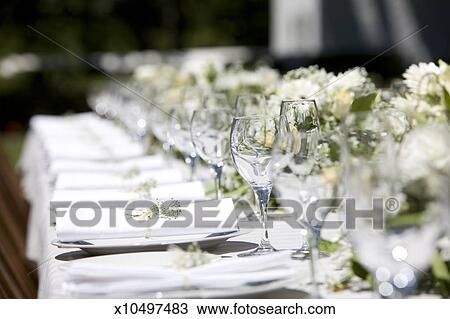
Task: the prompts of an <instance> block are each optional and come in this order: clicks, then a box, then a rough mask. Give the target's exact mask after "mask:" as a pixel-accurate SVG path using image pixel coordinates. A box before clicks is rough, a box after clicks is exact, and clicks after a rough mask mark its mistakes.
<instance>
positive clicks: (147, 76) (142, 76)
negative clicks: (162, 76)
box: [133, 64, 159, 83]
mask: <svg viewBox="0 0 450 319" xmlns="http://www.w3.org/2000/svg"><path fill="white" fill-rule="evenodd" d="M158 69H159V66H158V65H156V64H144V65H140V66H138V67H136V69H134V72H133V78H134V79H135V80H136V81H138V82H139V83H151V82H152V81H154V80H155V78H156V76H157V75H158Z"/></svg>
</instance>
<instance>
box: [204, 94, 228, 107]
mask: <svg viewBox="0 0 450 319" xmlns="http://www.w3.org/2000/svg"><path fill="white" fill-rule="evenodd" d="M203 107H204V108H205V109H208V110H209V109H221V110H227V111H230V110H231V107H230V103H229V102H228V99H227V96H226V95H225V94H223V93H209V94H206V95H205V98H204V100H203Z"/></svg>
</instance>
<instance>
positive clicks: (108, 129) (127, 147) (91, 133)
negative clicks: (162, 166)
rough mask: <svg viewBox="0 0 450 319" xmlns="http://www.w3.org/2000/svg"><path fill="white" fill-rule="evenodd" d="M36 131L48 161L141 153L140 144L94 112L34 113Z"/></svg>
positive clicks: (134, 155)
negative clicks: (60, 114)
mask: <svg viewBox="0 0 450 319" xmlns="http://www.w3.org/2000/svg"><path fill="white" fill-rule="evenodd" d="M30 126H31V128H32V130H33V131H35V132H36V134H37V136H38V137H39V139H40V141H41V143H42V145H43V147H44V149H45V150H46V152H47V156H48V159H49V161H50V162H51V161H53V160H55V159H89V160H111V159H123V158H130V157H137V156H142V155H143V154H144V149H143V146H142V145H141V144H139V143H138V142H136V141H133V140H132V139H131V137H130V136H129V135H128V134H126V132H125V131H124V130H123V129H122V128H120V127H118V126H116V125H114V124H113V123H112V122H110V121H107V120H104V119H101V118H99V117H97V116H95V114H93V113H82V114H76V115H71V116H65V117H61V116H43V115H38V116H34V117H33V118H32V120H31V121H30Z"/></svg>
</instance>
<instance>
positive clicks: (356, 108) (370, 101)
mask: <svg viewBox="0 0 450 319" xmlns="http://www.w3.org/2000/svg"><path fill="white" fill-rule="evenodd" d="M377 98H378V92H374V93H370V94H367V95H363V96H360V97H357V98H356V99H355V100H354V101H353V103H352V106H351V108H350V111H351V112H353V113H356V112H368V111H370V110H371V109H372V107H373V105H374V104H375V102H376V100H377Z"/></svg>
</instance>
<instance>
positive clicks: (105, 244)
mask: <svg viewBox="0 0 450 319" xmlns="http://www.w3.org/2000/svg"><path fill="white" fill-rule="evenodd" d="M246 233H248V231H244V230H239V229H236V230H230V231H223V232H217V233H208V234H192V235H183V236H167V237H152V238H144V237H142V238H117V239H97V240H89V241H77V242H61V241H58V240H54V241H52V245H55V246H57V247H59V248H79V249H82V250H84V251H86V252H87V253H89V254H91V255H106V254H120V253H134V252H142V251H158V250H166V249H167V247H168V246H170V245H176V246H180V247H182V248H183V247H186V246H188V245H190V244H192V243H194V242H196V243H198V245H199V246H200V248H202V249H205V248H212V247H215V246H217V245H219V244H221V243H223V242H224V241H226V240H228V239H230V238H233V237H236V236H240V235H243V234H246Z"/></svg>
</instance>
